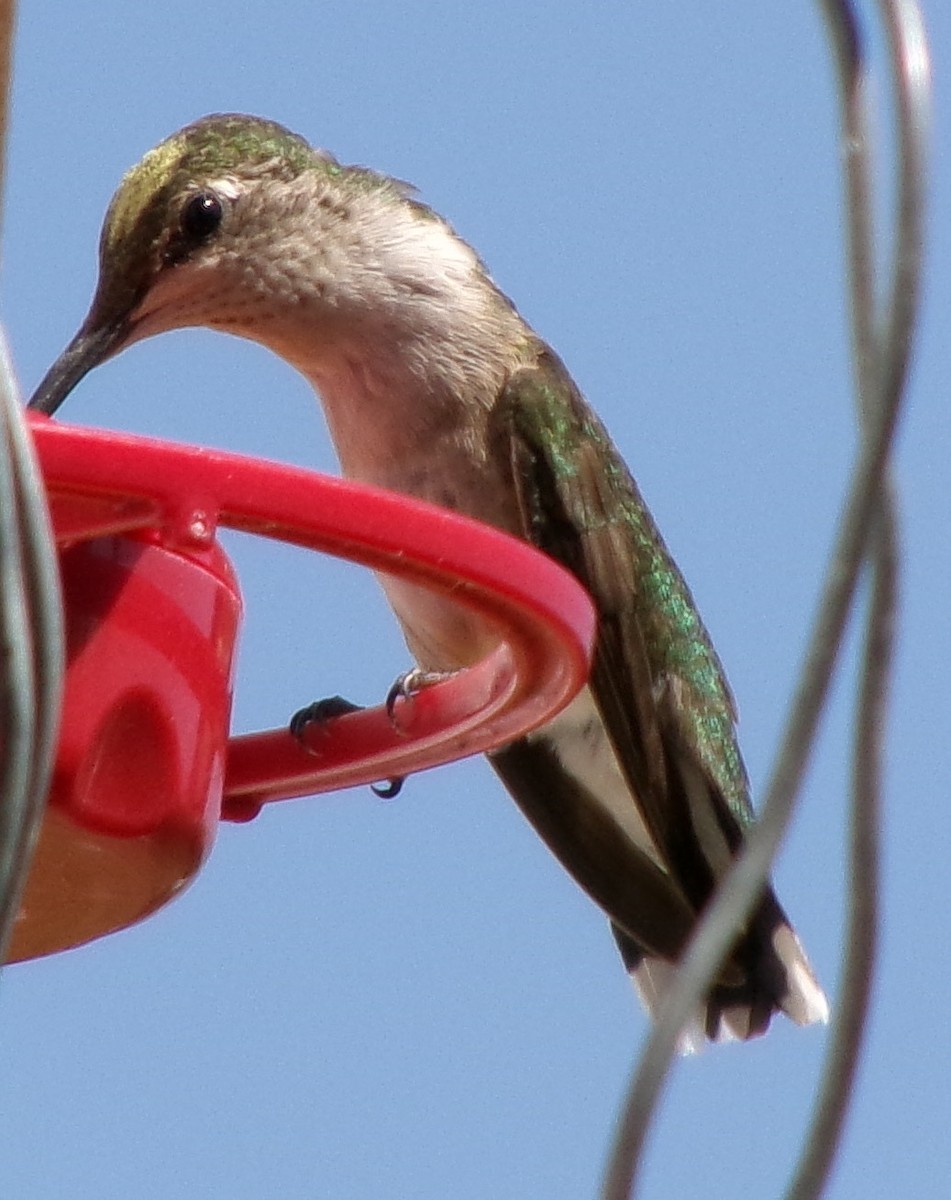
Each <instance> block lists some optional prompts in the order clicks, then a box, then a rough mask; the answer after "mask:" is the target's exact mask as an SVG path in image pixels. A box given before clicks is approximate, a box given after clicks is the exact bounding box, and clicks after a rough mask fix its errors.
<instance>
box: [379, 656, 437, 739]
mask: <svg viewBox="0 0 951 1200" xmlns="http://www.w3.org/2000/svg"><path fill="white" fill-rule="evenodd" d="M452 674H453V672H452V671H424V670H423V669H422V667H413V668H412V669H411V670H409V671H404V672H403V674H402V675H398V676H397V677H396V679H395V681H394V683H393V686H392V687H391V688H390V690H389V691H388V692H387V693H386V715H387V716H388V717H389V718H390V724H391V725H392V726H393V728H394V729H395V730H396V731H397V733H400V732H402V731H401V730H400V726H399V722H398V721H397V719H396V705H397V702H398V701H399V700H411V699H412V698H413V696H415V695H416V693H417V692H421V691H422V690H423V688H428V687H432V685H433V684H434V683H442V682H443V680H444V679H449V678H450V677H451V676H452Z"/></svg>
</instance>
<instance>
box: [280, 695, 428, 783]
mask: <svg viewBox="0 0 951 1200" xmlns="http://www.w3.org/2000/svg"><path fill="white" fill-rule="evenodd" d="M390 691H391V692H392V688H391V689H390ZM395 702H396V698H395V697H394V703H395ZM365 707H366V706H365V705H363V704H354V703H353V702H352V701H350V700H346V699H344V697H343V696H328V697H327V698H326V699H324V700H315V701H314V702H313V703H312V704H308V705H306V707H304V708H301V709H298V710H297V712H296V713H294V715H293V716H292V717H291V719H290V722H289V724H288V728H289V729H290V732H291V736H292V737H293V738H294V739H295V740H296V741H297V742H299V743H300V744H301V745H302V746H303V747H304V749H305V750H309V749H310V747H309V746H307V745H305V743H304V733H305V731H306V729H307V727H308V725H312V724H314V723H315V722H316V723H318V724H320V723H322V722H324V721H332V720H334V719H336V718H337V717H346V716H347V715H349V714H350V713H355V712H362V711H363V709H364V708H365ZM389 712H390V710H389V696H387V713H388V714H389ZM392 719H393V718H392V715H390V720H392ZM405 781H406V776H405V775H394V776H392V778H390V779H388V780H387V781H386V783H371V784H370V791H371V792H372V793H373V794H374V796H379V797H380V799H381V800H395V799H396V797H397V796H398V795H399V794H400V792H401V791H402V790H403V784H404V782H405Z"/></svg>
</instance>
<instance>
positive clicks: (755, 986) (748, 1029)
mask: <svg viewBox="0 0 951 1200" xmlns="http://www.w3.org/2000/svg"><path fill="white" fill-rule="evenodd" d="M612 930H613V932H614V937H615V939H616V941H617V944H618V948H619V950H620V952H621V957H622V959H623V960H624V966H625V967H626V968H627V971H628V974H629V975H630V976H631V979H632V981H633V983H634V986H635V987H636V989H637V992H638V995H639V996H640V999H641V1002H642V1003H643V1005H644V1007H645V1008H646V1009H647V1011H648V1013H649V1014H650V1016H651V1017H656V1016H657V1015H658V1013H659V1012H660V1011H661V1009H662V1008H663V1004H664V999H665V997H666V995H667V992H668V991H669V989H670V987H671V984H672V982H673V979H674V976H675V975H676V972H677V964H676V963H674V962H669V961H668V960H666V959H661V958H657V957H656V956H651V955H648V954H645V953H644V952H643V951H642V950H641V948H640V947H639V946H638V945H637V943H636V942H634V941H633V940H632V939H631V938H630V937H629V936H628V935H627V934H626V933H624V931H623V930H620V929H618V928H617V926H614V925H612ZM732 961H733V962H735V963H736V962H738V963H739V964H740V965H741V966H743V968H744V978H743V979H742V980H741V982H738V983H732V982H731V983H729V984H725V983H715V984H714V985H713V987H712V988H711V989H710V991H709V992H708V993H707V996H706V998H705V1000H704V1001H703V1003H702V1004H701V1006H700V1008H699V1009H698V1011H697V1012H696V1013H695V1014H694V1016H693V1018H692V1019H691V1021H690V1022H689V1023H688V1025H687V1026H686V1028H685V1029H684V1031H683V1032H682V1034H681V1036H680V1042H679V1049H680V1052H681V1053H682V1054H693V1053H696V1052H697V1051H699V1050H701V1049H702V1048H703V1045H704V1041H705V1040H709V1041H711V1042H733V1041H740V1042H745V1041H749V1040H750V1039H751V1038H755V1037H760V1036H761V1035H762V1034H764V1033H765V1032H766V1030H767V1029H768V1028H769V1024H770V1021H771V1020H772V1017H773V1014H774V1013H775V1012H783V1013H785V1014H786V1015H787V1016H788V1017H789V1018H790V1019H791V1020H793V1021H794V1022H795V1023H796V1024H797V1025H812V1024H815V1023H817V1022H818V1023H823V1024H824V1023H825V1022H826V1021H828V1019H829V1003H828V1000H827V999H826V996H825V993H824V992H823V990H822V988H821V987H820V985H819V983H818V980H817V979H816V977H815V974H814V973H813V970H812V967H811V966H810V965H809V960H808V959H807V958H806V955H805V952H804V951H803V948H802V946H801V944H800V942H799V939H798V938H797V937H796V934H795V933H794V931H793V929H792V927H791V926H790V924H789V922H788V921H787V920H786V918H785V916H784V914H783V912H782V909H781V908H780V907H779V904H778V903H777V901H776V900H775V898H774V897H773V896H772V894H771V893H767V896H766V897H765V898H764V900H763V902H762V903H761V905H760V908H759V910H758V912H757V914H756V918H755V919H754V921H753V923H752V926H751V928H750V931H749V933H748V934H747V935H746V937H745V938H744V939H743V941H742V943H741V945H740V946H739V947H737V951H736V952H735V955H734V958H733V960H732Z"/></svg>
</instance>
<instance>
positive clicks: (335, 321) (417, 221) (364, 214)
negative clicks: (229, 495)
mask: <svg viewBox="0 0 951 1200" xmlns="http://www.w3.org/2000/svg"><path fill="white" fill-rule="evenodd" d="M324 211H325V210H324V209H321V212H322V213H323V212H324ZM312 244H314V243H312ZM316 244H317V245H319V246H321V248H322V259H321V263H320V270H319V272H317V274H316V276H315V272H314V268H315V264H314V262H313V261H310V262H307V263H304V264H302V266H303V270H302V272H301V277H300V278H301V283H300V287H299V288H298V293H297V295H296V296H295V297H294V302H293V303H291V304H286V305H283V306H282V311H281V314H280V316H279V318H278V319H276V320H272V321H269V322H267V323H266V324H262V325H261V326H260V328H259V329H256V330H255V331H253V333H252V336H258V337H259V338H260V340H262V341H265V342H266V343H267V344H268V345H270V346H271V348H272V349H274V350H275V351H276V352H277V353H279V354H280V355H281V356H282V357H284V358H285V359H287V360H288V361H289V362H290V363H292V364H293V365H294V366H295V367H296V368H297V369H298V370H300V371H301V372H302V374H304V375H305V376H306V377H307V378H308V379H309V380H310V382H311V384H312V385H313V386H314V388H315V389H316V390H317V391H318V392H319V394H320V396H321V399H322V401H323V407H324V411H325V414H326V417H327V422H328V425H329V427H330V432H331V436H332V438H333V440H334V443H335V445H336V448H337V453H338V456H339V458H340V461H341V466H342V467H343V470H344V472H345V473H346V474H347V475H350V476H352V477H354V478H359V479H364V480H366V481H369V482H376V483H392V482H393V480H392V476H393V471H394V469H398V466H395V464H399V463H400V461H401V460H408V459H412V458H414V457H416V456H417V455H418V454H419V453H420V452H426V453H430V452H432V451H434V450H436V449H437V448H439V449H440V450H451V449H452V446H453V445H459V446H463V445H464V446H465V448H466V450H467V452H469V453H471V452H472V443H473V441H474V440H476V439H477V435H478V433H479V432H481V429H482V428H483V426H484V422H485V419H486V416H487V414H488V411H489V409H490V407H491V405H492V404H493V403H494V401H495V398H496V397H497V395H498V393H499V390H500V389H501V387H502V385H503V383H504V380H505V378H506V376H507V375H508V373H509V372H510V371H511V370H512V369H513V368H514V367H515V366H516V365H517V364H518V362H519V360H520V358H521V357H522V356H523V355H524V353H525V349H526V347H527V346H528V345H530V344H531V342H532V341H533V337H534V335H533V334H532V333H531V331H530V329H529V328H528V326H527V325H526V323H525V322H524V321H523V319H522V318H521V317H520V316H519V314H518V313H517V311H516V310H515V308H514V307H513V306H512V304H511V303H510V302H509V301H508V299H507V298H506V297H505V296H503V295H502V293H501V292H500V291H499V290H498V289H497V287H496V286H495V284H494V283H493V282H492V280H491V278H490V277H489V275H488V274H487V272H486V270H485V268H484V267H483V265H482V263H481V262H480V260H479V258H478V256H477V255H476V254H475V252H474V251H473V250H472V249H471V247H469V246H468V245H467V244H466V243H465V242H464V241H463V240H462V239H461V238H459V237H458V235H457V234H456V233H455V232H454V231H453V230H452V229H451V228H450V227H449V226H448V225H447V224H446V223H445V222H443V221H442V220H441V219H440V218H438V217H436V216H435V215H433V214H431V213H429V211H428V210H426V209H423V208H422V206H420V205H417V204H415V203H414V202H411V201H406V200H401V201H400V202H399V203H394V202H393V200H392V198H388V197H383V196H377V195H374V194H372V193H370V194H365V195H363V196H361V197H360V199H359V202H358V203H352V204H351V208H350V217H349V220H348V221H346V222H344V223H339V222H338V223H337V224H335V225H334V227H333V228H332V229H330V228H328V229H324V230H320V231H319V236H318V238H317V239H316Z"/></svg>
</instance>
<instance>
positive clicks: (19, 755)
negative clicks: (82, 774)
mask: <svg viewBox="0 0 951 1200" xmlns="http://www.w3.org/2000/svg"><path fill="white" fill-rule="evenodd" d="M14 25H15V6H14V5H13V4H12V3H11V2H9V0H4V2H2V3H0V180H2V172H3V163H4V161H5V155H4V153H3V150H4V149H5V145H6V130H7V114H8V100H9V86H10V63H11V47H12V41H13V29H14ZM62 681H63V631H62V609H61V604H60V595H59V573H58V570H57V566H56V559H55V554H54V550H53V538H52V533H51V530H50V526H49V519H48V515H47V510H46V501H45V490H44V488H43V482H42V477H41V475H40V472H39V469H38V466H37V463H36V459H35V457H34V454H33V444H32V441H31V440H30V437H29V435H28V433H27V431H26V426H25V423H24V420H23V409H22V405H21V403H20V397H19V392H18V388H17V385H16V379H15V377H14V374H13V369H12V366H11V362H10V356H9V353H8V350H7V343H6V338H5V337H4V336H3V333H2V330H0V728H2V730H3V737H2V738H0V962H2V961H3V957H4V954H3V951H4V949H5V947H6V944H7V940H8V938H9V936H10V931H11V929H12V926H13V922H14V920H15V918H16V914H17V911H18V908H19V902H20V896H21V894H22V891H23V885H24V883H25V881H26V874H27V869H28V867H29V863H30V858H31V852H32V848H33V843H34V842H35V840H36V836H37V833H38V832H39V826H40V821H41V820H42V816H43V808H44V804H45V800H46V793H47V791H48V789H49V780H50V772H51V769H52V762H53V751H54V748H55V739H56V733H57V727H58V723H59V704H60V697H61V693H62Z"/></svg>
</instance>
